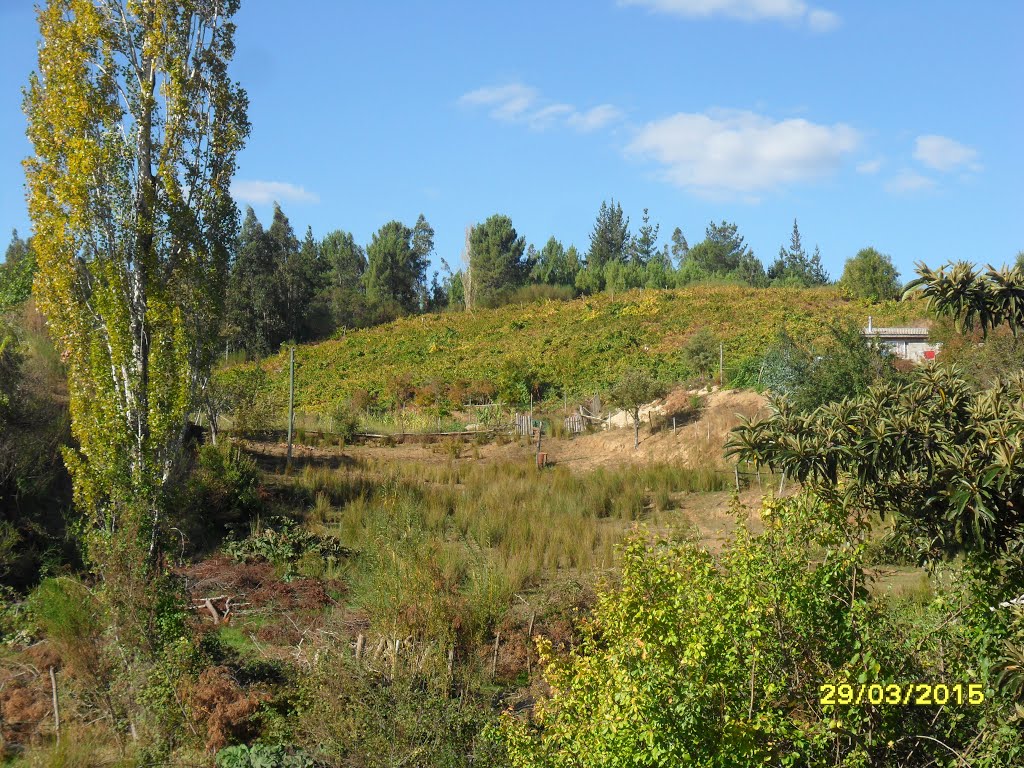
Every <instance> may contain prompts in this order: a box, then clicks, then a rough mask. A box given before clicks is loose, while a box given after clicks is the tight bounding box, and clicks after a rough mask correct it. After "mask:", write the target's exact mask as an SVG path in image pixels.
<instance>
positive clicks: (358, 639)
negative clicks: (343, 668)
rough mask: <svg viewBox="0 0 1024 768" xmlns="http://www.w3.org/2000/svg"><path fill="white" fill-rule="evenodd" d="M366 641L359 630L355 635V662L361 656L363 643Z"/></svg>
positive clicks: (357, 661)
mask: <svg viewBox="0 0 1024 768" xmlns="http://www.w3.org/2000/svg"><path fill="white" fill-rule="evenodd" d="M365 642H366V638H365V637H363V633H362V632H360V633H359V634H358V635H356V664H358V663H359V660H360V659H361V658H362V657H363V644H364V643H365Z"/></svg>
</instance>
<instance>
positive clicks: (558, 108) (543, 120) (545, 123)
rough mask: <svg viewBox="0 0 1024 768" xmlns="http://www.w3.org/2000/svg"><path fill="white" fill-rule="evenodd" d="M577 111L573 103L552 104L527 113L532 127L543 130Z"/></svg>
mask: <svg viewBox="0 0 1024 768" xmlns="http://www.w3.org/2000/svg"><path fill="white" fill-rule="evenodd" d="M575 111H576V110H574V109H573V108H572V105H571V104H550V105H549V106H546V107H542V108H541V109H538V110H537V111H536V112H531V113H530V114H529V115H527V117H526V120H527V122H529V124H530V127H531V128H535V129H536V130H541V131H542V130H544V129H545V128H547V127H549V126H550V125H551V124H552V123H554V122H556V121H558V120H561V119H563V118H565V117H566V116H570V117H571V116H572V114H573V113H574V112H575Z"/></svg>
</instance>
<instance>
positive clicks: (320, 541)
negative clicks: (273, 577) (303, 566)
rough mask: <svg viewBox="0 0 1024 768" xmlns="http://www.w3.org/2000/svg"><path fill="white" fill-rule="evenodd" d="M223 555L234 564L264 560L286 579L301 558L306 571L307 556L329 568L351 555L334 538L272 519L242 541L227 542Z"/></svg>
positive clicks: (287, 520)
mask: <svg viewBox="0 0 1024 768" xmlns="http://www.w3.org/2000/svg"><path fill="white" fill-rule="evenodd" d="M224 551H225V552H226V553H227V554H228V555H230V556H231V557H233V558H234V559H235V560H240V561H252V560H265V561H267V562H269V563H270V564H271V565H273V566H275V567H277V568H280V569H282V570H283V571H284V576H285V578H286V579H287V578H289V577H291V576H293V575H294V574H295V571H296V566H297V564H298V563H299V562H300V561H301V560H303V559H304V558H305V559H306V560H307V568H308V567H309V566H310V563H308V558H309V556H310V555H313V556H316V557H320V558H322V559H323V561H324V563H325V564H326V566H327V567H331V566H333V565H335V564H336V563H338V562H339V561H340V560H341V559H342V558H344V557H347V556H348V555H350V554H351V552H350V550H349V549H348V548H346V547H343V546H342V545H341V542H340V541H338V539H337V538H335V537H334V536H321V535H319V534H316V533H313V532H311V531H309V530H307V529H306V528H303V527H302V526H300V525H299V524H298V523H296V522H295V521H294V520H290V519H289V518H286V517H276V518H274V519H273V520H271V522H270V524H269V525H265V526H263V527H262V528H261V529H260V530H259V531H257V532H256V533H253V534H252V535H251V536H248V537H246V538H244V539H242V540H241V541H233V540H232V541H228V542H226V543H225V545H224Z"/></svg>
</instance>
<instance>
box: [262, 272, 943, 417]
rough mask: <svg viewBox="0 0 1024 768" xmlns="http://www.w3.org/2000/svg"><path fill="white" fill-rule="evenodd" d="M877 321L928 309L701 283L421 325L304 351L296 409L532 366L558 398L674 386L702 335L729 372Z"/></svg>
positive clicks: (274, 382) (276, 362) (407, 323)
mask: <svg viewBox="0 0 1024 768" xmlns="http://www.w3.org/2000/svg"><path fill="white" fill-rule="evenodd" d="M868 314H871V315H873V316H874V318H875V325H889V324H892V325H899V324H905V323H908V322H912V321H915V320H918V319H920V318H923V317H924V316H925V311H924V305H923V304H922V303H917V302H886V303H882V304H874V305H872V304H868V303H866V302H863V301H853V300H848V299H845V298H843V297H842V295H841V294H840V292H839V291H838V290H837V289H834V288H818V289H798V288H777V289H769V290H765V289H754V288H744V287H739V286H695V287H690V288H684V289H680V290H671V291H670V290H665V291H632V292H629V293H622V294H617V295H615V296H608V295H598V296H591V297H586V298H581V299H577V300H575V301H569V302H554V301H551V302H545V303H540V304H531V305H526V306H506V307H501V308H499V309H493V310H477V311H475V312H473V313H468V312H458V313H447V314H440V315H426V316H418V317H409V318H404V319H401V320H397V321H395V322H393V323H389V324H387V325H383V326H379V327H376V328H370V329H367V330H362V331H355V332H348V333H347V334H346V335H345V336H344V338H341V339H335V340H331V341H325V342H321V343H319V344H311V345H306V346H303V347H300V348H299V350H298V352H297V353H296V357H295V360H296V385H295V386H296V393H295V396H296V404H297V405H296V407H297V408H299V409H300V410H303V411H305V412H321V413H324V412H328V411H329V410H330V409H331V407H332V406H333V405H334V404H335V403H337V402H340V401H343V400H345V399H346V398H348V397H349V396H351V394H352V393H353V392H354V391H356V390H366V391H368V392H372V393H377V394H379V395H380V396H381V399H382V400H383V401H387V400H388V399H389V398H390V391H389V390H390V387H391V383H392V382H393V381H395V380H396V379H398V378H400V377H401V376H403V375H411V377H412V378H413V380H414V381H415V382H416V383H420V384H422V383H424V382H426V381H427V380H428V379H438V378H439V379H442V380H444V381H446V382H449V383H451V382H455V381H460V380H463V381H469V382H476V381H495V380H496V379H497V378H498V377H499V375H500V373H501V371H502V370H503V366H507V365H508V364H509V363H515V364H517V365H518V366H525V367H526V368H527V369H529V370H530V371H532V372H533V373H534V374H535V380H539V381H540V382H541V383H543V384H546V385H548V386H549V387H550V388H551V389H552V390H553V391H554V392H562V391H566V392H567V393H568V394H569V395H570V396H572V395H585V394H589V393H592V392H593V391H594V390H595V389H603V388H605V387H606V386H607V385H609V384H610V383H612V382H614V381H615V380H617V379H618V377H619V376H620V375H621V374H622V372H623V371H624V370H626V369H627V368H630V367H637V366H639V367H644V368H648V369H649V370H651V371H652V372H653V373H655V374H656V375H658V376H659V377H661V378H665V379H680V378H685V377H687V376H690V375H692V374H693V373H694V372H693V371H690V370H689V369H688V367H687V364H686V362H685V360H684V356H683V355H682V353H681V350H682V347H683V345H684V344H685V342H686V341H687V340H688V339H689V338H690V336H691V335H692V334H693V333H695V332H696V331H697V330H699V329H701V328H706V329H708V330H709V331H710V332H711V333H713V334H714V335H715V336H716V337H717V338H720V339H721V340H722V341H723V342H724V343H725V358H726V365H727V367H729V366H735V365H737V364H738V363H739V362H740V361H741V360H743V359H745V358H748V357H751V356H754V355H757V354H759V353H762V352H763V351H764V350H765V349H766V348H767V347H768V345H769V344H771V343H772V341H773V340H774V339H775V336H776V333H777V332H778V330H779V328H780V327H782V326H783V325H785V327H786V329H787V330H788V332H789V333H790V335H792V336H793V337H794V338H798V339H802V340H803V339H806V340H819V339H823V338H824V336H825V334H826V332H827V331H826V327H827V324H828V322H830V321H832V320H854V321H858V322H862V323H866V321H867V316H868ZM261 364H262V365H263V366H264V367H265V368H266V369H267V371H268V372H269V373H270V375H271V382H270V386H271V387H273V388H274V389H275V390H276V391H280V392H287V386H288V384H287V379H288V360H287V355H286V354H281V355H277V356H275V357H271V358H268V359H267V360H265V361H263V362H262V363H261Z"/></svg>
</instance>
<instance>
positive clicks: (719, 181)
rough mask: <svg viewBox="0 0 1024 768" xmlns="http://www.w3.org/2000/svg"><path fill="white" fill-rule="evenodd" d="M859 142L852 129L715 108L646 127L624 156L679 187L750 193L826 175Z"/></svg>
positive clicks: (725, 192)
mask: <svg viewBox="0 0 1024 768" xmlns="http://www.w3.org/2000/svg"><path fill="white" fill-rule="evenodd" d="M859 142H860V136H859V134H858V133H857V131H855V130H854V129H853V128H851V127H850V126H848V125H845V124H843V123H837V124H835V125H819V124H816V123H811V122H809V121H807V120H803V119H790V120H781V121H775V120H772V119H771V118H768V117H765V116H763V115H758V114H755V113H753V112H739V111H725V110H714V111H710V112H707V113H696V114H691V113H685V112H683V113H679V114H676V115H672V116H671V117H667V118H664V119H662V120H655V121H653V122H650V123H647V125H645V126H644V127H643V128H642V129H641V130H640V132H639V133H638V134H637V136H636V137H635V138H634V140H633V141H632V142H631V143H630V144H629V146H628V147H627V149H626V151H627V152H628V153H629V154H633V155H636V156H639V157H643V158H648V159H652V160H654V161H656V162H657V163H659V164H660V165H661V172H660V173H661V176H662V177H663V178H664V179H666V180H667V181H669V182H671V183H673V184H676V185H678V186H680V187H684V188H687V189H690V190H693V191H696V192H699V193H704V194H710V195H722V194H735V193H742V194H744V195H751V194H752V193H757V192H761V191H764V190H770V189H773V188H776V187H779V186H782V185H784V184H788V183H794V182H801V181H809V180H813V179H817V178H820V177H822V176H825V175H827V174H829V173H830V172H832V171H834V170H835V169H836V168H837V167H838V166H839V164H840V162H841V161H842V159H843V156H844V155H846V154H848V153H850V152H852V151H853V150H854V149H856V148H857V145H858V144H859Z"/></svg>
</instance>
